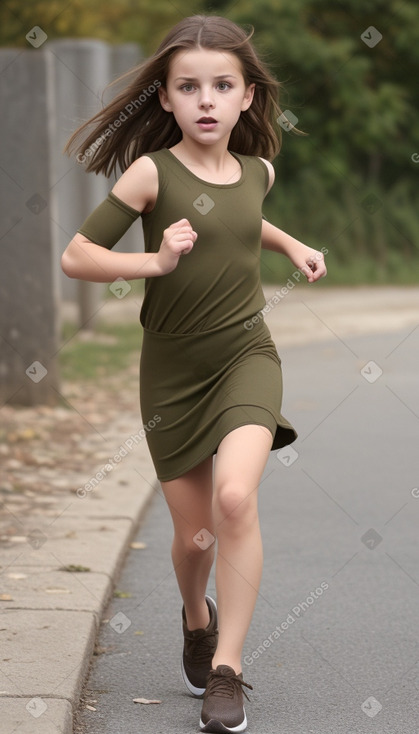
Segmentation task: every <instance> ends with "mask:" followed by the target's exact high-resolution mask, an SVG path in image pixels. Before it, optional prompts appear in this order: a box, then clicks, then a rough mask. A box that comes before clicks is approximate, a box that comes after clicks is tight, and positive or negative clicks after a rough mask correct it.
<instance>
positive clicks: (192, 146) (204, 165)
mask: <svg viewBox="0 0 419 734" xmlns="http://www.w3.org/2000/svg"><path fill="white" fill-rule="evenodd" d="M227 144H228V140H226V139H223V140H219V141H218V142H217V143H215V144H214V145H201V144H199V143H196V142H195V141H194V140H191V139H190V138H185V137H184V138H182V140H181V141H180V142H179V143H177V144H176V145H174V146H173V147H172V148H170V150H171V152H172V153H173V154H174V155H175V156H176V157H177V158H179V160H180V161H181V162H182V163H183V164H184V165H185V166H188V167H190V168H199V169H201V170H205V171H208V173H214V174H222V173H223V172H224V171H225V170H226V169H227V168H228V169H231V166H232V165H235V166H237V160H236V159H235V158H234V156H232V155H231V153H229V152H228V149H227Z"/></svg>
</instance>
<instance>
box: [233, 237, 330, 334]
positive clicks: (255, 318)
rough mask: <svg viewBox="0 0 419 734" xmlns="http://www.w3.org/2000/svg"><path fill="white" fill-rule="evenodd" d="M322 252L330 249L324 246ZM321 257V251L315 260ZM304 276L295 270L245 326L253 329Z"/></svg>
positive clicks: (324, 253) (325, 253) (249, 329)
mask: <svg viewBox="0 0 419 734" xmlns="http://www.w3.org/2000/svg"><path fill="white" fill-rule="evenodd" d="M320 252H321V253H322V254H323V255H327V254H328V252H329V250H328V249H327V248H326V247H322V249H321V250H320ZM320 257H321V255H320V253H319V254H318V255H317V256H315V257H314V260H316V259H317V260H319V259H320ZM302 277H303V273H302V272H301V270H295V271H294V272H293V273H292V275H291V277H290V278H288V280H287V282H286V284H285V285H283V286H282V288H279V289H278V290H276V291H275V293H274V294H273V296H271V298H269V299H268V300H267V301H266V304H265V305H264V307H263V308H262V309H261V310H260V311H258V312H257V313H256V314H255V315H254V316H252V318H251V319H247V320H246V321H245V322H244V324H243V325H244V328H245V329H247V331H251V330H252V329H253V328H254V327H255V326H256V325H257V324H259V323H260V322H261V321H263V317H264V316H266V314H267V313H269V312H270V311H273V309H274V308H275V306H277V305H278V303H280V302H281V301H282V299H283V298H285V296H287V295H288V293H289V292H290V291H292V289H293V288H295V286H296V284H297V283H299V282H300V280H301V278H302ZM291 278H293V279H294V281H295V282H294V281H293V280H291Z"/></svg>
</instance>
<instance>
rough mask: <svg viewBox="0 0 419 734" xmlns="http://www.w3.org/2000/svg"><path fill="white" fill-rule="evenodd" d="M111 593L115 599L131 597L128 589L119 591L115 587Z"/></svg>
mask: <svg viewBox="0 0 419 734" xmlns="http://www.w3.org/2000/svg"><path fill="white" fill-rule="evenodd" d="M113 595H114V596H115V597H116V598H117V599H131V597H132V594H131V592H129V591H119V590H118V589H116V591H114V592H113Z"/></svg>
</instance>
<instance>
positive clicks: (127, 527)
mask: <svg viewBox="0 0 419 734" xmlns="http://www.w3.org/2000/svg"><path fill="white" fill-rule="evenodd" d="M276 290H278V289H276V288H273V287H265V288H264V291H265V295H266V299H267V302H268V304H269V307H270V310H269V312H268V313H267V314H266V322H267V324H268V326H269V328H270V329H271V333H272V336H273V338H274V340H275V342H276V344H277V347H278V351H279V352H280V354H281V355H282V354H283V352H284V348H285V349H286V348H288V347H292V346H293V345H298V344H302V343H306V344H307V343H309V342H310V341H323V340H325V341H330V340H335V339H340V340H344V339H345V338H348V337H350V336H352V335H355V334H370V333H377V332H387V331H391V330H406V334H408V333H409V331H412V330H413V329H414V328H415V327H416V326H418V324H419V288H382V289H369V288H359V289H317V290H315V286H312V287H304V286H298V287H295V288H294V289H290V290H289V292H288V293H287V294H286V295H283V296H282V297H281V298H280V299H279V302H278V303H274V300H275V299H274V296H275V291H276ZM278 298H279V296H277V299H276V300H277V301H278ZM102 311H103V318H106V319H107V320H123V321H124V322H125V323H126V321H127V319H130V318H131V317H132V318H133V319H134V320H135V321H137V320H138V312H139V308H138V300H137V301H135V300H132V301H130V300H129V299H128V297H127V298H126V299H125V300H123V301H118V302H116V301H109V303H106V305H105V306H104V308H103V309H102ZM71 312H72V309H71V308H68V307H66V309H65V313H66V318H67V317H68V316H69V315H71ZM132 389H133V388H132V385H130V383H129V380H127V383H126V384H125V387H124V390H125V393H124V396H123V398H122V397H121V406H122V412H121V414H120V416H119V417H117V418H116V419H115V420H112V421H109V423H112V425H110V424H109V425H108V426H107V428H106V430H105V429H102V428H101V431H100V433H101V436H102V438H101V439H98V441H99V442H100V441H102V439H105V440H106V444H105V445H106V449H105V450H104V451H103V452H102V454H98V455H97V457H98V458H97V468H96V469H95V471H93V472H90V471H88V470H86V469H85V470H84V471H83V467H82V461H83V459H80V468H79V471H78V480H79V483H78V489H79V491H78V493H77V491H74V489H73V491H69V490H68V488H67V489H66V486H67V485H66V484H65V478H63V480H62V484H61V491H59V488H60V483H59V481H57V483H56V484H57V493H56V495H55V494H54V496H51V497H47V498H43V497H42V496H38V497H37V496H36V493H35V492H33V493H32V494H35V497H32V499H33V501H34V502H35V500H36V499H38V500H41V501H40V502H39V504H38V513H37V514H34V513H33V512H32V511H31V510H30V509H26V510H25V509H24V508H25V507H26V505H24V504H23V505H22V512H23V513H24V514H25V518H24V521H25V522H24V525H25V528H27V530H26V531H25V533H22V534H21V535H16V536H10V535H9V536H2V537H1V543H0V547H1V551H0V553H1V567H0V568H1V578H2V581H3V583H2V588H1V591H0V611H1V612H2V619H1V624H0V633H1V637H0V641H1V649H2V656H1V659H0V696H1V699H2V700H1V709H2V717H1V718H2V733H3V732H4V734H38V732H39V733H40V732H42V734H58V732H60V733H61V734H72V732H73V716H74V713H75V711H76V710H77V706H78V702H79V696H80V692H81V690H82V686H83V682H84V680H85V678H86V674H87V670H88V667H89V663H90V660H91V658H92V655H93V654H94V649H95V639H96V635H97V632H98V629H99V626H100V623H101V618H102V615H103V612H104V610H105V608H106V605H107V602H108V600H109V599H110V597H111V595H112V593H113V591H114V589H115V584H116V581H117V579H118V574H119V571H120V569H121V566H122V564H123V562H124V559H125V557H126V553H127V551H128V550H129V548H130V542H131V540H132V538H133V537H134V533H135V530H136V528H137V527H138V525H139V523H140V522H141V518H142V516H143V513H144V509H145V507H146V506H147V503H148V502H149V501H150V499H151V497H152V494H153V491H154V489H155V487H156V486H157V480H156V477H155V473H154V468H153V466H152V464H151V460H150V457H149V453H148V449H147V445H146V441H145V439H144V438H143V436H142V435H141V434H140V433H139V429H140V428H141V423H140V421H139V419H138V407H137V406H138V398H137V392H132V391H131V390H132ZM127 392H129V394H128V395H127V394H126V393H127ZM112 399H114V398H112ZM127 404H128V405H130V406H131V411H128V412H126V411H124V405H127ZM100 409H101V405H98V406H97V412H99V411H100ZM56 410H57V411H60V410H61V411H62V408H57V409H56ZM53 411H54V409H52V418H51V419H52V420H53V419H54V412H53ZM24 415H25V419H26V421H27V422H28V426H29V421H30V411H28V410H27V411H25V413H24ZM58 415H59V413H58V412H57V416H58ZM87 415H88V416H89V419H90V423H91V428H92V427H93V428H94V431H96V433H99V431H98V430H97V428H95V421H94V420H93V419H92V418H91V416H90V414H87V412H86V416H87ZM104 423H105V424H106V420H105V421H104ZM57 426H58V422H57ZM91 428H90V429H89V430H90V432H91V433H92V431H91ZM23 430H26V431H28V430H29V428H28V427H24V429H23ZM94 431H93V434H94ZM96 438H97V436H96ZM62 440H63V442H64V441H65V440H66V437H65V436H64V435H63V438H62ZM77 440H78V441H79V442H80V443H81V442H87V441H88V440H89V435H80V436H78V438H77V436H75V437H74V436H72V441H73V443H72V444H71V445H72V447H73V448H72V449H71V450H72V451H74V454H75V457H76V455H77V444H76V443H75V442H77ZM91 440H93V439H91ZM101 445H102V446H103V444H101ZM117 456H119V459H117V458H116V457H117ZM111 457H113V460H112V465H109V460H110V459H111ZM47 458H48V457H47ZM109 466H110V468H109ZM62 471H63V473H65V472H66V469H65V468H64V469H63V470H62ZM35 472H36V468H35ZM80 477H83V481H80ZM94 485H95V486H94ZM11 494H12V493H10V492H9V495H10V496H11ZM9 495H8V494H7V493H6V494H3V493H2V494H1V495H0V497H1V498H2V499H3V500H4V504H5V505H7V502H8V497H9ZM28 508H29V505H28ZM40 509H41V510H42V512H40V511H39V510H40ZM19 523H20V524H21V525H22V524H23V516H22V518H21V519H19V518H18V517H16V525H18V524H19ZM132 552H136V553H137V552H138V553H141V549H140V548H137V549H135V550H133V551H132ZM63 568H65V569H66V570H63ZM114 624H115V626H117V624H118V620H114Z"/></svg>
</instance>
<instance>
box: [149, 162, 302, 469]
mask: <svg viewBox="0 0 419 734" xmlns="http://www.w3.org/2000/svg"><path fill="white" fill-rule="evenodd" d="M147 155H148V157H149V158H151V159H152V160H153V161H154V163H155V165H156V167H157V170H158V179H159V191H158V196H157V201H156V204H155V206H154V208H153V210H152V211H151V212H149V213H148V214H142V222H143V229H144V240H145V250H146V252H150V253H151V252H157V251H158V250H159V248H160V245H161V241H162V236H163V230H164V229H166V228H167V227H169V226H170V225H171V224H173V223H174V222H177V221H179V220H180V219H182V218H184V217H185V218H186V219H188V220H189V222H190V223H191V225H192V228H193V229H194V230H195V231H196V232H197V234H198V238H197V240H196V242H195V245H194V247H193V249H192V251H191V252H190V253H189V254H187V255H184V256H181V257H180V259H179V262H178V265H177V267H176V269H175V270H174V271H172V272H171V273H168V274H167V275H164V276H160V277H155V278H147V279H146V281H145V296H144V301H143V305H142V309H141V314H140V320H141V324H142V326H143V328H144V336H143V345H142V350H141V361H140V402H141V415H142V421H143V424H144V426H145V427H146V429H147V430H146V437H147V443H148V447H149V450H150V454H151V457H152V460H153V463H154V466H155V469H156V474H157V477H158V478H159V479H160V481H168V480H171V479H175V478H177V477H180V476H182V475H183V474H184V473H185V472H187V471H188V470H190V469H192V468H193V467H195V466H197V465H198V464H199V463H200V462H202V461H203V460H204V459H205V458H207V457H208V456H211V455H213V454H215V453H216V452H217V448H218V445H219V443H220V441H221V440H222V439H223V438H224V437H225V436H226V435H227V434H228V433H229V432H230V431H232V430H233V429H235V428H238V427H239V426H243V425H246V424H258V425H261V426H266V427H267V428H268V429H269V430H270V431H271V433H272V437H273V443H272V450H274V449H279V448H281V447H283V446H286V445H288V444H289V443H291V442H292V441H294V440H295V438H296V436H297V434H296V432H295V430H294V428H293V427H292V426H291V424H290V423H289V422H288V421H287V420H286V419H285V418H284V417H283V416H282V414H281V403H282V372H281V360H280V358H279V356H278V353H277V350H276V348H275V345H274V343H273V341H272V338H271V335H270V332H269V330H268V328H267V326H266V324H265V323H264V321H263V318H262V315H261V314H259V315H258V316H256V315H257V314H258V312H260V310H261V309H262V308H263V307H264V305H265V298H264V295H263V291H262V287H261V283H260V247H261V242H260V236H261V223H262V213H261V211H262V202H263V199H264V197H265V194H266V189H267V184H268V171H267V168H266V166H265V164H264V163H263V162H262V161H261V160H260V159H259V158H257V157H253V156H243V155H238V154H236V153H232V155H234V157H235V158H236V159H237V160H238V161H239V163H240V165H241V168H242V172H241V177H240V179H239V181H237V182H236V183H230V184H229V183H226V184H213V183H208V182H206V181H204V180H202V179H200V178H198V177H197V176H195V175H194V174H193V173H192V172H191V171H190V170H189V169H188V168H187V167H186V166H184V165H183V164H182V163H181V162H180V161H179V160H178V159H177V158H176V156H175V155H174V154H173V153H172V152H171V151H170V150H168V149H167V148H164V149H162V150H160V151H158V152H154V153H148V154H147ZM255 316H256V318H254V317H255ZM252 319H253V320H252Z"/></svg>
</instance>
